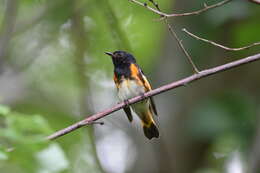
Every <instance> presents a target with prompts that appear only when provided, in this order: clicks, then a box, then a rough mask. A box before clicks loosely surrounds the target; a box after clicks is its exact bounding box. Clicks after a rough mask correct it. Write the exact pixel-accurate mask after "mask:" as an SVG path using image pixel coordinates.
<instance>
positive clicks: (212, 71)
mask: <svg viewBox="0 0 260 173" xmlns="http://www.w3.org/2000/svg"><path fill="white" fill-rule="evenodd" d="M257 60H260V53H259V54H256V55H252V56H249V57H246V58H243V59H240V60H237V61H233V62H230V63H227V64H224V65H220V66H217V67H213V68H210V69H207V70H203V71H200V73H196V74H193V75H191V76H189V77H186V78H183V79H181V80H178V81H176V82H172V83H170V84H167V85H163V86H161V87H159V88H156V89H154V90H151V91H149V92H147V93H144V94H143V95H141V96H136V97H134V98H131V99H129V101H128V103H129V104H133V103H136V102H139V101H141V100H144V99H146V98H148V97H151V96H154V95H158V94H161V93H163V92H166V91H169V90H172V89H174V88H177V87H181V86H185V85H187V84H188V83H191V82H193V81H196V80H199V79H202V78H204V77H207V76H210V75H213V74H216V73H220V72H222V71H226V70H229V69H232V68H235V67H238V66H240V65H244V64H248V63H251V62H254V61H257ZM125 106H126V104H125V103H124V102H122V103H119V104H117V105H115V106H113V107H112V108H108V109H106V110H104V111H102V112H99V113H97V114H94V115H92V116H89V117H88V118H86V119H84V120H82V121H79V122H77V123H75V124H73V125H71V126H69V127H67V128H65V129H62V130H59V131H57V132H55V133H54V134H52V135H50V136H48V137H47V139H49V140H53V139H56V138H58V137H61V136H63V135H65V134H68V133H70V132H72V131H74V130H76V129H78V128H80V127H83V126H86V125H89V124H93V122H94V121H96V120H98V119H100V118H103V117H105V116H108V115H109V114H111V113H113V112H115V111H118V110H120V109H122V108H123V107H125Z"/></svg>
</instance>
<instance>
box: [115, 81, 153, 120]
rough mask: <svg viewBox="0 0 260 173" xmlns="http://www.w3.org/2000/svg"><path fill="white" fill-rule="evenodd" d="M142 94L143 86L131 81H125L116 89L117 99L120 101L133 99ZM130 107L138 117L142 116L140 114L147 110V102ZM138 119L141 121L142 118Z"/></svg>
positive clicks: (143, 91)
mask: <svg viewBox="0 0 260 173" xmlns="http://www.w3.org/2000/svg"><path fill="white" fill-rule="evenodd" d="M142 93H145V88H144V87H143V86H139V85H137V84H136V82H135V81H132V80H125V81H124V82H122V83H121V84H120V87H119V89H118V97H119V99H120V100H121V101H125V100H127V99H130V98H133V97H135V96H138V95H140V94H142ZM131 107H132V108H133V110H134V112H135V113H136V114H137V115H138V116H142V113H143V112H146V111H147V110H148V109H149V102H147V99H146V100H143V101H141V102H138V103H135V104H133V105H131ZM140 118H141V119H142V117H140Z"/></svg>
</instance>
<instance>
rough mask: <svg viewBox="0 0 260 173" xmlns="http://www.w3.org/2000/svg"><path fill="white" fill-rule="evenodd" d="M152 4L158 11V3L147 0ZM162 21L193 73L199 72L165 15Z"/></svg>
mask: <svg viewBox="0 0 260 173" xmlns="http://www.w3.org/2000/svg"><path fill="white" fill-rule="evenodd" d="M149 1H150V2H151V3H152V4H153V5H154V6H155V8H156V9H157V10H158V11H161V9H160V7H159V5H158V3H156V2H155V1H154V0H149ZM164 22H165V24H166V25H167V27H168V30H169V32H170V34H171V35H172V36H173V38H174V39H175V40H176V41H177V43H178V45H179V47H180V49H181V50H182V52H183V53H184V55H185V56H186V57H187V58H188V61H189V62H190V64H191V66H192V68H193V71H194V73H199V70H198V68H197V67H196V65H195V63H194V62H193V61H192V58H191V56H190V54H189V53H188V52H187V51H186V49H185V47H184V46H183V44H182V41H181V40H180V39H179V37H178V36H177V34H176V32H175V31H174V29H173V28H172V27H171V25H170V24H169V22H168V19H167V17H165V18H164Z"/></svg>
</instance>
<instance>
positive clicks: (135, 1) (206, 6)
mask: <svg viewBox="0 0 260 173" xmlns="http://www.w3.org/2000/svg"><path fill="white" fill-rule="evenodd" d="M129 1H130V2H133V3H136V4H138V5H140V6H144V7H146V8H147V9H148V10H150V11H152V12H154V13H156V14H158V15H160V16H161V17H162V18H167V17H180V16H191V15H198V14H200V13H203V12H205V11H208V10H210V9H213V8H216V7H219V6H222V5H224V4H227V3H228V2H230V1H232V0H224V1H221V2H219V3H217V4H213V5H209V6H208V5H207V4H206V3H204V8H202V9H200V10H197V11H193V12H188V13H178V14H167V13H163V12H161V10H158V9H154V8H152V7H149V6H145V5H144V4H143V3H141V2H139V1H137V0H129Z"/></svg>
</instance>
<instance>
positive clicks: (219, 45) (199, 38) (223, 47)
mask: <svg viewBox="0 0 260 173" xmlns="http://www.w3.org/2000/svg"><path fill="white" fill-rule="evenodd" d="M182 31H183V32H185V33H187V34H188V35H189V36H191V37H193V38H195V39H197V40H200V41H204V42H206V43H209V44H212V45H214V46H216V47H220V48H222V49H225V50H228V51H239V50H245V49H249V48H251V47H254V46H258V45H260V42H256V43H252V44H250V45H247V46H244V47H239V48H230V47H226V46H223V45H221V44H218V43H216V42H214V41H211V40H207V39H205V38H201V37H198V36H196V35H195V34H192V33H191V32H189V31H187V30H186V29H185V28H183V29H182Z"/></svg>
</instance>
